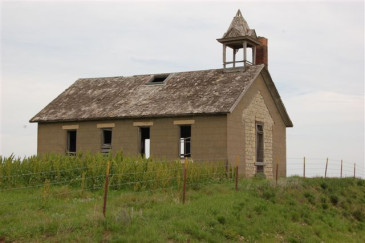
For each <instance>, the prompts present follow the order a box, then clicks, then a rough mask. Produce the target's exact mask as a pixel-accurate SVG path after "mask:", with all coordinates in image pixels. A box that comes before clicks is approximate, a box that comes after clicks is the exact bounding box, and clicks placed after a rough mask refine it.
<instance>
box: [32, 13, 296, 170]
mask: <svg viewBox="0 0 365 243" xmlns="http://www.w3.org/2000/svg"><path fill="white" fill-rule="evenodd" d="M218 42H219V43H221V44H222V45H223V68H221V69H212V70H202V71H188V72H177V73H161V74H151V75H136V76H131V77H123V76H120V77H106V78H85V79H79V80H77V81H76V82H75V83H74V84H72V85H71V86H70V87H69V88H68V89H66V90H65V91H64V92H63V93H61V94H60V95H59V96H58V97H57V98H56V99H54V100H53V101H52V102H51V103H50V104H48V105H47V106H46V107H45V108H44V109H43V110H41V111H40V112H39V113H38V114H37V115H35V116H34V117H33V118H32V119H31V120H30V122H37V123H38V154H41V153H49V152H53V153H63V154H71V155H72V154H74V153H76V152H79V151H90V152H101V153H106V152H109V151H111V150H112V151H113V152H115V151H123V153H124V154H126V155H133V156H135V155H139V154H140V155H142V156H145V157H150V156H152V157H154V158H164V159H167V160H176V159H179V158H184V157H189V158H191V159H192V160H194V161H227V162H229V163H235V161H236V158H237V156H239V159H240V170H241V173H244V174H245V175H246V176H253V175H254V174H255V173H256V172H264V173H265V174H266V176H267V177H273V175H274V171H273V167H274V163H275V161H276V159H277V161H278V162H279V163H280V164H279V165H280V166H279V168H280V170H279V175H280V176H285V174H286V128H287V127H292V126H293V124H292V122H291V120H290V118H289V116H288V114H287V112H286V109H285V107H284V105H283V102H282V100H281V98H280V96H279V93H278V91H277V89H276V87H275V85H274V83H273V80H272V79H271V76H270V73H269V71H268V49H267V39H266V38H264V37H258V36H256V32H255V30H254V29H250V28H249V26H248V24H247V22H246V21H245V19H244V18H243V17H242V14H241V12H240V11H238V12H237V14H236V16H235V17H234V18H233V21H232V23H231V25H230V26H229V28H228V30H227V32H226V33H225V34H224V35H223V37H222V38H220V39H218ZM227 50H231V52H230V55H227ZM238 53H240V54H239V55H238ZM227 56H230V57H232V59H230V60H228V58H227ZM241 58H242V59H241ZM239 59H241V60H239Z"/></svg>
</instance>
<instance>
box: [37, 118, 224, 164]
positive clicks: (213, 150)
mask: <svg viewBox="0 0 365 243" xmlns="http://www.w3.org/2000/svg"><path fill="white" fill-rule="evenodd" d="M181 120H189V121H192V120H193V121H194V124H191V135H192V137H191V154H192V159H193V160H198V161H199V160H206V161H218V160H220V161H226V160H227V143H226V137H227V128H226V126H227V123H226V116H225V115H222V116H206V117H184V118H156V119H126V120H113V121H90V122H67V123H39V124H38V153H39V154H41V153H50V152H54V153H65V151H66V146H67V142H66V140H67V138H66V137H67V135H66V134H67V129H63V126H65V125H78V129H77V139H76V147H77V151H89V152H95V153H96V152H100V148H101V141H102V132H101V129H100V128H97V125H98V124H106V123H107V124H113V127H112V131H113V134H112V150H113V151H114V152H116V151H120V150H122V151H123V153H124V154H125V155H129V156H135V155H138V154H139V146H140V145H139V142H140V141H139V139H140V138H139V127H138V126H135V125H134V123H135V122H142V123H143V122H150V123H151V122H152V123H153V125H151V126H149V127H150V139H151V156H152V157H155V158H164V159H167V160H174V159H178V158H179V136H180V127H179V125H174V121H181Z"/></svg>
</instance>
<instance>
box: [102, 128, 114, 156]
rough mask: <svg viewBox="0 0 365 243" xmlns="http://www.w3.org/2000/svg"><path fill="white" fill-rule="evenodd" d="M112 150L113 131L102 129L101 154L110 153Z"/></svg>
mask: <svg viewBox="0 0 365 243" xmlns="http://www.w3.org/2000/svg"><path fill="white" fill-rule="evenodd" d="M111 149H112V129H102V144H101V152H102V153H109V151H110V150H111Z"/></svg>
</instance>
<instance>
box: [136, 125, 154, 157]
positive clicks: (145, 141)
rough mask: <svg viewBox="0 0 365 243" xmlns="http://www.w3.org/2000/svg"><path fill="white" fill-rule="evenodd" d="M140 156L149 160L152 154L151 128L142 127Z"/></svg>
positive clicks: (140, 131) (140, 130) (140, 132)
mask: <svg viewBox="0 0 365 243" xmlns="http://www.w3.org/2000/svg"><path fill="white" fill-rule="evenodd" d="M139 134H140V138H141V141H140V148H141V151H140V154H141V156H142V157H144V158H146V159H148V158H149V157H150V154H151V141H150V128H149V127H140V128H139Z"/></svg>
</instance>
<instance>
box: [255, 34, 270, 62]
mask: <svg viewBox="0 0 365 243" xmlns="http://www.w3.org/2000/svg"><path fill="white" fill-rule="evenodd" d="M257 40H258V41H259V42H260V43H261V45H259V46H256V64H257V65H258V64H265V67H266V68H268V56H267V39H266V38H265V37H261V36H259V37H257Z"/></svg>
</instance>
